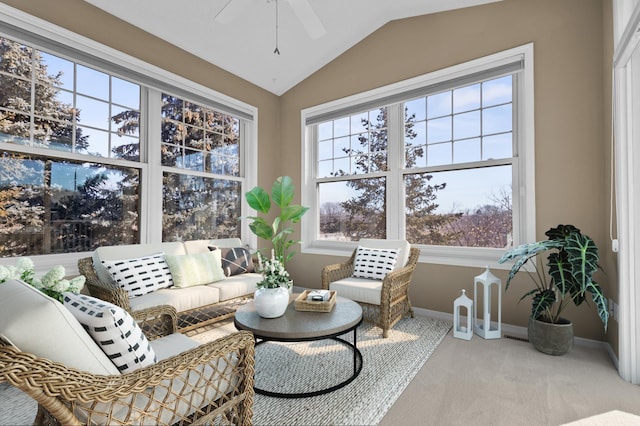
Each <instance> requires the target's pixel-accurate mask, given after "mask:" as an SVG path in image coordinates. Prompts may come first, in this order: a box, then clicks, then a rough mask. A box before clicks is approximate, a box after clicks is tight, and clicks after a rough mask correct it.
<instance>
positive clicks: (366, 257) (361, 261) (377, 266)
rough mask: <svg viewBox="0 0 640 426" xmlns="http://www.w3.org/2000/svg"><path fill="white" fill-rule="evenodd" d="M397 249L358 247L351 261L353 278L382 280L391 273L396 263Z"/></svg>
mask: <svg viewBox="0 0 640 426" xmlns="http://www.w3.org/2000/svg"><path fill="white" fill-rule="evenodd" d="M398 251H399V249H397V248H395V249H381V248H369V247H362V246H358V248H357V249H356V257H355V259H354V261H353V276H354V277H357V278H370V279H374V280H383V279H384V277H385V276H386V275H387V274H388V273H389V272H391V271H393V268H394V266H395V265H396V262H397V261H398Z"/></svg>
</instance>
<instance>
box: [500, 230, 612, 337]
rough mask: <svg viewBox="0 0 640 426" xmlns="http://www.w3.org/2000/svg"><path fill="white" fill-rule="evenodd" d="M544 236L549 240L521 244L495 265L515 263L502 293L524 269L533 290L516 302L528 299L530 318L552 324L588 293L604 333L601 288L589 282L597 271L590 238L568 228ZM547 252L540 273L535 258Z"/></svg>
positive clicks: (604, 305)
mask: <svg viewBox="0 0 640 426" xmlns="http://www.w3.org/2000/svg"><path fill="white" fill-rule="evenodd" d="M545 235H546V236H547V237H549V239H548V240H544V241H538V242H535V243H527V244H523V245H521V246H519V247H516V248H513V249H511V250H509V251H507V252H506V253H505V254H504V255H503V256H502V257H501V258H500V260H499V261H498V262H499V263H504V262H506V261H510V260H515V263H514V264H513V267H512V268H511V271H510V272H509V278H508V279H507V284H506V287H505V291H506V290H508V289H509V284H510V283H511V280H512V279H513V278H514V277H515V276H516V274H517V273H518V271H520V270H521V269H524V270H525V271H526V272H528V274H527V275H528V276H529V277H530V278H531V280H532V281H533V282H534V284H535V288H533V289H531V290H529V291H527V292H526V293H525V294H524V295H523V296H522V297H521V298H520V300H523V299H525V298H527V297H529V296H531V297H532V299H533V302H532V305H531V317H532V318H535V319H538V320H542V321H546V322H549V323H554V324H555V323H558V322H559V321H560V314H561V313H562V311H563V310H564V308H566V307H567V306H568V305H569V304H571V302H573V303H574V304H575V305H576V306H580V305H581V304H582V303H583V302H585V301H587V295H588V294H590V295H591V299H592V300H593V303H594V304H595V305H596V308H597V310H598V316H599V317H600V319H601V320H602V323H603V324H604V328H605V330H606V329H607V322H608V320H609V312H608V311H607V300H606V298H605V297H604V294H603V292H602V288H600V286H599V285H598V284H597V283H596V282H595V281H594V280H593V274H594V272H596V270H598V269H599V268H600V266H599V265H598V261H599V260H600V257H599V255H598V247H596V244H595V243H594V242H593V240H592V239H591V238H590V237H588V236H587V235H583V234H582V233H581V232H580V230H579V229H578V228H576V227H575V226H572V225H558V226H557V227H555V228H551V229H549V230H548V231H547V232H545ZM547 253H548V256H547V264H546V266H547V268H548V274H547V273H545V271H544V265H543V264H542V262H543V261H542V259H541V258H540V257H538V255H541V254H547ZM527 266H529V267H531V268H532V270H530V269H527ZM587 304H588V302H587Z"/></svg>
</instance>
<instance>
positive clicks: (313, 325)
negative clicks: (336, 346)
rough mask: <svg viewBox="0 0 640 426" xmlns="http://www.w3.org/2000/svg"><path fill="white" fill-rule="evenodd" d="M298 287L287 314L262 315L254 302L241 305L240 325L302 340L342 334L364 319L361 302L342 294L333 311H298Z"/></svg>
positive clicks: (237, 318)
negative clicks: (272, 316) (275, 316)
mask: <svg viewBox="0 0 640 426" xmlns="http://www.w3.org/2000/svg"><path fill="white" fill-rule="evenodd" d="M295 290H297V289H294V293H293V294H292V295H291V296H290V297H289V306H287V310H286V311H285V313H284V315H282V316H281V317H278V318H262V317H261V316H260V315H258V313H257V312H256V308H255V305H254V303H253V302H249V303H246V304H244V305H242V306H240V307H239V308H238V310H237V311H236V314H235V326H236V328H237V329H239V330H247V331H251V332H252V333H253V334H254V335H255V336H256V337H257V338H261V339H268V340H282V341H299V340H314V339H323V338H327V337H331V336H336V335H340V334H343V333H344V332H346V331H348V330H351V329H353V328H354V327H355V326H357V325H358V324H359V323H360V322H361V321H362V308H361V307H360V305H358V304H357V303H356V302H354V301H352V300H349V299H346V298H344V297H340V296H337V297H336V304H335V306H334V307H333V309H332V310H331V312H307V311H297V310H296V309H295V303H294V301H295V299H296V297H298V296H299V295H300V293H297V292H295Z"/></svg>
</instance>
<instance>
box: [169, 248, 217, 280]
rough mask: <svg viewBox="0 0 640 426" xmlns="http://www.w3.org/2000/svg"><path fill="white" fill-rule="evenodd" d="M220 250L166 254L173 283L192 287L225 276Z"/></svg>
mask: <svg viewBox="0 0 640 426" xmlns="http://www.w3.org/2000/svg"><path fill="white" fill-rule="evenodd" d="M220 256H221V254H220V250H215V251H206V252H204V253H194V254H178V255H171V254H168V255H166V256H165V259H166V261H167V264H168V265H169V269H170V270H171V276H172V277H173V284H174V285H175V286H176V287H181V288H184V287H192V286H195V285H202V284H209V283H212V282H216V281H220V280H223V279H224V278H225V276H224V271H223V270H222V261H221V260H220Z"/></svg>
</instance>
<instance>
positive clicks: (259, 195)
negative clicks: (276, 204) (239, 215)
mask: <svg viewBox="0 0 640 426" xmlns="http://www.w3.org/2000/svg"><path fill="white" fill-rule="evenodd" d="M245 198H246V199H247V203H248V204H249V207H251V208H252V209H254V210H257V211H259V212H260V213H265V214H267V213H269V210H270V209H271V200H270V199H269V194H267V191H265V190H264V189H262V188H260V187H259V186H256V187H255V188H253V189H252V190H251V191H249V192H247V193H246V194H245Z"/></svg>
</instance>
